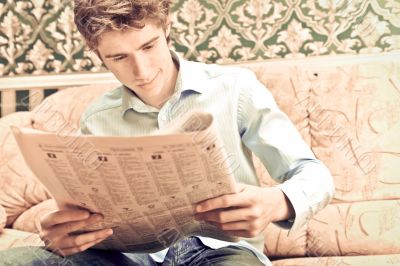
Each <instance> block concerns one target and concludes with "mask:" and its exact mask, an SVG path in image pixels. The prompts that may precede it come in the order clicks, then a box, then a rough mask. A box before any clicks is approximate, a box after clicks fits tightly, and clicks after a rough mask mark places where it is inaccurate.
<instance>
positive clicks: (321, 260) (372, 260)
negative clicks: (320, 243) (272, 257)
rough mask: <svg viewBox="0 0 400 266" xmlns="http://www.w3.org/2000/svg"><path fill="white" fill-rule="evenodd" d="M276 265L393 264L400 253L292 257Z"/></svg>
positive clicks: (277, 261) (399, 259)
mask: <svg viewBox="0 0 400 266" xmlns="http://www.w3.org/2000/svg"><path fill="white" fill-rule="evenodd" d="M272 264H273V265H274V266H321V265H326V266H328V265H331V266H347V265H351V266H366V265H379V266H389V265H390V266H393V265H399V264H400V254H393V255H374V256H347V257H337V256H335V257H317V258H312V257H308V258H307V257H306V258H291V259H284V260H276V261H273V262H272Z"/></svg>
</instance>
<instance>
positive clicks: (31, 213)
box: [12, 199, 58, 233]
mask: <svg viewBox="0 0 400 266" xmlns="http://www.w3.org/2000/svg"><path fill="white" fill-rule="evenodd" d="M57 209H58V207H57V204H56V202H55V200H54V199H48V200H45V201H42V202H40V203H39V204H37V205H35V206H32V207H31V208H29V209H28V210H26V211H25V212H23V213H22V214H21V215H20V216H19V217H18V218H17V219H16V220H15V221H14V223H13V225H12V228H13V229H18V230H21V231H26V232H31V233H38V232H39V231H40V229H41V226H40V219H41V218H42V217H43V216H44V215H46V214H48V213H50V212H52V211H55V210H57Z"/></svg>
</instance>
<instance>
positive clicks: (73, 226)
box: [47, 213, 103, 239]
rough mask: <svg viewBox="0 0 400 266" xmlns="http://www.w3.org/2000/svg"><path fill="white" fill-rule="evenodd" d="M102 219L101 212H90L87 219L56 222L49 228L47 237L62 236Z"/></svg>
mask: <svg viewBox="0 0 400 266" xmlns="http://www.w3.org/2000/svg"><path fill="white" fill-rule="evenodd" d="M101 221H103V216H102V215H101V214H98V213H96V214H92V215H90V217H89V218H88V219H85V220H80V221H74V222H67V223H63V224H56V225H54V226H53V227H52V228H51V231H50V233H49V234H48V235H47V237H48V238H50V239H51V238H53V236H54V237H57V236H60V237H62V236H64V235H66V234H69V233H72V232H75V231H78V230H80V229H82V228H84V227H86V226H88V225H91V224H94V223H98V222H101Z"/></svg>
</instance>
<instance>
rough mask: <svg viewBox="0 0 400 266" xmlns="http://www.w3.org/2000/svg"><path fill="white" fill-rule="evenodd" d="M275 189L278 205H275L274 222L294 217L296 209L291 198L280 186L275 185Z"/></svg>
mask: <svg viewBox="0 0 400 266" xmlns="http://www.w3.org/2000/svg"><path fill="white" fill-rule="evenodd" d="M273 189H274V193H276V199H277V205H276V207H275V211H274V215H273V219H272V222H279V221H286V220H289V219H294V217H295V211H294V208H293V205H292V203H291V202H290V200H289V198H288V197H287V196H286V195H285V193H284V192H283V191H282V190H281V189H280V188H278V187H273Z"/></svg>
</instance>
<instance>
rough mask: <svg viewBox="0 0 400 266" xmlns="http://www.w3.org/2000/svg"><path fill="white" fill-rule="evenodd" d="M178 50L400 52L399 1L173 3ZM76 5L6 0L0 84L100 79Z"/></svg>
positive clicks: (0, 22) (209, 55)
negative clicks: (13, 79)
mask: <svg viewBox="0 0 400 266" xmlns="http://www.w3.org/2000/svg"><path fill="white" fill-rule="evenodd" d="M172 22H173V31H172V40H173V42H172V46H173V48H174V49H175V50H176V51H178V52H179V53H181V54H182V55H183V56H184V57H186V58H189V59H192V60H198V61H205V62H217V63H227V62H232V61H244V60H249V59H251V60H261V59H267V58H282V57H283V58H289V57H305V56H315V55H325V54H342V53H350V54H354V53H380V52H387V51H393V50H397V49H400V1H399V0H275V1H272V0H175V1H174V5H173V7H172ZM101 70H102V67H101V62H100V61H99V60H98V59H97V58H96V56H94V55H93V54H92V53H90V52H88V51H87V50H85V49H84V42H83V40H82V38H81V36H80V35H79V33H78V32H77V31H76V29H75V27H74V24H73V16H72V1H62V0H0V76H11V75H19V74H35V75H36V74H47V73H64V72H82V71H89V72H97V71H101Z"/></svg>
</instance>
